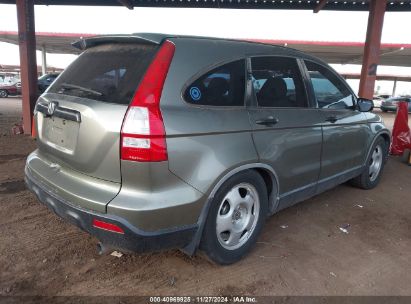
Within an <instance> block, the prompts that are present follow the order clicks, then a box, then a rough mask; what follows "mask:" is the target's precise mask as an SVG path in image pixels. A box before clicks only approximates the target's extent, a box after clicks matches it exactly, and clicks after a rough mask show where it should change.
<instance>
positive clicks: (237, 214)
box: [233, 210, 241, 221]
mask: <svg viewBox="0 0 411 304" xmlns="http://www.w3.org/2000/svg"><path fill="white" fill-rule="evenodd" d="M240 219H241V211H240V210H236V211H234V214H233V220H234V221H238V220H240Z"/></svg>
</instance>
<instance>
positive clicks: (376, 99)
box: [372, 95, 391, 108]
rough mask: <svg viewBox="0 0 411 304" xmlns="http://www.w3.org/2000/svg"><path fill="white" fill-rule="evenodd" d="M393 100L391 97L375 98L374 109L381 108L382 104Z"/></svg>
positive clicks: (379, 96) (378, 96)
mask: <svg viewBox="0 0 411 304" xmlns="http://www.w3.org/2000/svg"><path fill="white" fill-rule="evenodd" d="M388 98H391V95H377V96H374V97H373V99H372V100H373V102H374V108H381V103H382V102H383V101H384V100H386V99H388Z"/></svg>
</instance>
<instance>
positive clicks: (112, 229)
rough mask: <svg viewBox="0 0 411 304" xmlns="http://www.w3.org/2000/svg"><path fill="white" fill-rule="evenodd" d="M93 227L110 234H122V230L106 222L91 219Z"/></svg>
mask: <svg viewBox="0 0 411 304" xmlns="http://www.w3.org/2000/svg"><path fill="white" fill-rule="evenodd" d="M93 227H95V228H99V229H103V230H106V231H110V232H115V233H120V234H124V230H123V229H121V228H120V227H119V226H117V225H115V224H111V223H107V222H103V221H100V220H96V219H93Z"/></svg>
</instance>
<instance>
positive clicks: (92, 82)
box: [49, 43, 156, 104]
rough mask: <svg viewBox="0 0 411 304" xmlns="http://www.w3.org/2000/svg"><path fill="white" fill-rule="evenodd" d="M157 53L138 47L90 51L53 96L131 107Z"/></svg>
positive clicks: (67, 72)
mask: <svg viewBox="0 0 411 304" xmlns="http://www.w3.org/2000/svg"><path fill="white" fill-rule="evenodd" d="M155 51H156V46H153V45H142V44H135V43H130V44H105V45H100V46H96V47H93V48H90V49H88V50H86V51H85V52H84V53H83V54H81V55H80V56H79V58H77V60H75V61H74V62H73V63H72V64H71V65H70V66H69V67H68V68H67V69H66V70H65V71H64V72H63V74H62V75H61V76H60V77H59V78H58V79H57V81H56V82H54V84H53V85H52V86H51V88H50V89H49V92H51V93H59V94H65V95H71V96H78V97H84V98H90V99H94V100H98V101H103V102H109V103H117V104H129V103H130V102H131V99H132V97H133V95H134V93H135V90H136V88H137V86H138V84H139V82H140V80H141V78H142V77H143V75H144V73H145V71H146V69H147V68H148V65H149V64H150V62H151V60H152V58H153V56H154V54H155Z"/></svg>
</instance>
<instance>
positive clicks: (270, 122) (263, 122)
mask: <svg viewBox="0 0 411 304" xmlns="http://www.w3.org/2000/svg"><path fill="white" fill-rule="evenodd" d="M278 122H279V120H278V118H275V117H272V116H270V117H267V118H265V119H261V120H256V121H255V123H256V124H257V125H263V126H272V125H275V124H277V123H278Z"/></svg>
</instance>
